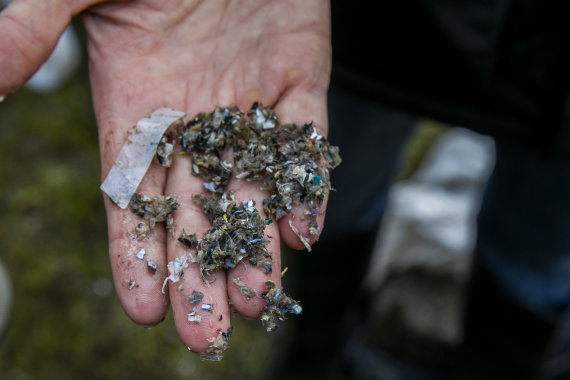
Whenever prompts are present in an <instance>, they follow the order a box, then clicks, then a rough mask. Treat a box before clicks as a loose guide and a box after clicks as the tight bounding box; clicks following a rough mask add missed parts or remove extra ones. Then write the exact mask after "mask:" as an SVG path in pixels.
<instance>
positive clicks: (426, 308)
mask: <svg viewBox="0 0 570 380" xmlns="http://www.w3.org/2000/svg"><path fill="white" fill-rule="evenodd" d="M82 38H83V37H82V31H81V28H80V26H79V25H74V29H72V28H70V29H68V30H67V32H66V34H64V36H63V37H62V39H61V40H60V45H59V46H58V48H57V49H56V51H55V53H54V55H53V56H52V58H51V59H50V61H48V62H47V63H46V65H45V66H44V67H43V68H42V70H41V71H40V72H38V74H36V76H35V77H34V78H32V80H31V81H30V82H29V83H28V84H27V86H26V87H25V88H23V89H21V90H20V91H18V92H17V93H16V94H14V95H11V96H9V97H8V98H7V100H5V101H4V102H3V103H1V104H0V157H2V165H0V173H1V176H2V181H0V207H1V210H2V211H1V214H0V215H1V217H0V236H1V237H0V260H1V261H0V297H1V298H0V329H1V328H2V324H5V328H4V331H3V333H2V336H1V338H0V339H1V340H0V374H2V375H1V377H2V378H3V379H7V380H29V379H30V380H31V379H77V378H83V379H91V378H93V379H158V378H169V379H179V378H188V377H196V378H200V379H249V378H256V377H257V376H258V374H259V373H260V372H261V370H262V367H263V366H264V365H265V364H266V363H267V362H268V361H270V360H271V357H272V354H274V353H275V352H277V351H278V350H277V351H276V350H275V348H278V346H279V345H280V344H281V338H282V337H281V336H280V335H283V334H287V329H286V328H285V329H284V331H283V332H278V333H277V334H273V335H271V334H267V333H266V332H265V331H264V329H263V328H262V326H261V325H260V323H258V322H257V321H245V320H243V319H241V318H240V317H238V316H236V317H235V318H234V319H233V325H234V334H233V335H232V341H231V345H230V348H229V350H228V351H227V353H226V355H225V357H224V360H223V361H222V362H220V363H204V362H201V361H200V360H199V359H198V358H197V357H196V356H195V355H193V354H191V353H189V352H188V351H187V349H186V347H184V346H183V345H182V344H181V343H180V341H179V339H178V337H177V334H176V331H175V329H174V327H173V323H172V317H171V315H169V316H168V317H167V318H166V320H165V321H164V322H163V323H161V324H160V325H158V326H156V327H155V328H152V329H149V330H147V329H144V328H142V327H139V326H137V325H135V324H133V323H132V322H131V321H130V320H129V319H128V318H127V317H126V316H125V314H124V313H123V311H122V309H121V307H120V305H119V303H118V301H117V298H116V296H115V295H114V290H113V284H112V279H111V271H110V267H109V263H108V257H107V236H106V220H105V215H104V210H103V202H102V196H101V192H100V190H99V184H100V173H99V170H100V168H99V154H98V146H97V130H96V125H95V120H94V115H93V111H92V109H91V99H90V90H89V84H88V72H87V67H86V62H85V61H86V60H85V59H84V57H85V53H84V51H82V49H83V45H82V44H81V43H79V41H81V40H82ZM333 143H338V142H335V141H333ZM341 154H342V146H341ZM492 165H493V144H492V142H491V140H490V139H488V138H486V137H483V136H481V135H477V134H475V133H473V132H469V131H466V130H463V129H460V128H459V129H458V128H450V127H449V126H445V125H442V124H440V123H437V122H434V121H431V120H422V121H420V123H419V126H418V128H417V130H416V132H415V134H414V136H413V137H412V139H411V140H410V141H409V143H408V144H407V146H406V148H405V151H404V158H403V164H402V167H401V169H400V175H399V178H398V182H397V184H396V185H395V186H394V187H393V188H392V191H391V193H390V197H389V203H388V208H387V211H386V214H385V217H384V223H383V225H384V226H386V227H385V228H383V229H382V230H381V231H379V239H378V241H377V243H376V249H375V251H376V254H375V255H374V257H373V261H372V262H371V264H370V270H369V275H368V277H367V279H366V281H365V282H364V286H366V288H367V289H368V291H369V292H370V293H371V294H372V297H373V298H372V299H373V303H372V316H371V318H370V320H369V321H368V322H367V323H368V324H367V325H366V326H365V329H366V331H367V334H366V338H365V339H364V338H362V337H360V338H359V337H358V334H355V335H354V336H355V338H354V340H353V342H354V343H353V346H352V349H351V350H350V352H349V353H348V355H349V356H350V355H353V356H354V361H355V362H359V363H360V365H361V366H362V368H367V369H366V371H367V372H366V377H368V378H384V379H390V378H394V379H397V378H402V377H401V376H402V375H401V374H402V373H404V374H405V373H406V371H408V372H407V373H408V375H409V377H404V378H412V375H411V374H412V373H413V371H414V367H413V365H411V364H410V362H406V363H405V364H403V365H400V364H398V360H393V359H390V360H385V361H383V360H381V358H382V357H385V354H384V353H383V352H384V351H382V350H383V349H385V348H386V349H388V350H390V351H391V352H393V351H396V352H400V353H405V354H406V355H408V357H410V358H412V360H420V361H421V360H423V359H425V360H428V361H430V362H433V361H435V362H441V363H444V362H445V360H446V358H448V355H449V354H450V353H452V352H453V350H454V349H455V348H456V346H457V344H458V342H459V341H460V337H459V331H460V326H459V323H460V311H461V302H462V295H463V291H464V286H465V283H466V277H467V272H468V265H469V262H470V254H471V251H472V249H473V240H474V233H475V231H474V228H475V227H474V220H475V219H474V218H475V215H476V212H477V210H478V207H479V200H480V196H481V190H482V189H483V187H484V184H485V180H486V178H487V176H488V174H489V171H490V170H491V168H492ZM333 196H337V195H333ZM395 252H398V255H395V254H394V253H395ZM2 264H3V266H4V268H3V267H2ZM4 272H5V273H4ZM292 296H293V297H295V294H292ZM302 301H303V300H302V299H301V303H302ZM305 312H306V313H315V312H318V311H317V310H305ZM300 318H303V316H301V317H300ZM401 367H405V368H404V369H402V368H401ZM402 371H403V372H402ZM391 374H393V375H391ZM363 376H364V375H363ZM376 376H377V377H376ZM390 376H392V377H390ZM404 376H407V375H404Z"/></svg>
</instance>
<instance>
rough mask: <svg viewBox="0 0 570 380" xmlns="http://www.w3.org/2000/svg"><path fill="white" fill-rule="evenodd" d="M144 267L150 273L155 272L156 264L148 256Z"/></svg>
mask: <svg viewBox="0 0 570 380" xmlns="http://www.w3.org/2000/svg"><path fill="white" fill-rule="evenodd" d="M146 267H147V268H148V270H149V271H151V272H152V273H156V269H157V266H156V263H155V262H154V261H152V259H150V258H147V259H146Z"/></svg>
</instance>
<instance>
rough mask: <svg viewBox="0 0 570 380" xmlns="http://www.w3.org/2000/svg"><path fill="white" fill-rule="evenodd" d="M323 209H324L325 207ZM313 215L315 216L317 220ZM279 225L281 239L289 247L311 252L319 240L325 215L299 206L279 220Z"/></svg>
mask: <svg viewBox="0 0 570 380" xmlns="http://www.w3.org/2000/svg"><path fill="white" fill-rule="evenodd" d="M321 209H324V206H323V207H322V208H321ZM312 215H315V216H316V219H315V218H313V217H312ZM278 223H279V232H280V234H281V238H282V239H283V242H284V243H285V244H287V246H288V247H290V248H292V249H296V250H304V249H306V250H308V251H310V250H311V249H310V247H311V246H312V245H313V244H314V243H315V242H316V241H317V240H319V236H320V234H321V231H322V229H323V223H324V213H323V212H321V211H320V210H311V211H307V209H306V208H305V207H304V206H297V207H294V208H293V210H291V212H290V213H289V214H288V215H286V216H284V217H282V218H281V219H279V221H278Z"/></svg>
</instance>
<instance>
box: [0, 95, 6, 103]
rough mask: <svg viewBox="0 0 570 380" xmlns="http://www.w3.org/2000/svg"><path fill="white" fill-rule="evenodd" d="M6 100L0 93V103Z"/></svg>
mask: <svg viewBox="0 0 570 380" xmlns="http://www.w3.org/2000/svg"><path fill="white" fill-rule="evenodd" d="M4 100H6V95H0V103H2V102H3V101H4Z"/></svg>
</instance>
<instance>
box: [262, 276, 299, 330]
mask: <svg viewBox="0 0 570 380" xmlns="http://www.w3.org/2000/svg"><path fill="white" fill-rule="evenodd" d="M265 286H266V287H267V291H265V292H263V293H262V294H261V297H262V298H263V299H265V300H267V305H265V306H264V307H263V309H262V310H261V317H260V318H259V319H260V320H261V323H262V324H263V325H264V326H265V327H266V328H267V331H269V332H271V331H275V330H277V327H278V326H279V322H282V321H284V320H285V319H286V317H285V316H286V315H287V314H296V315H299V314H301V312H302V311H303V308H302V307H301V305H299V303H298V302H297V301H295V300H294V299H292V298H290V297H289V296H287V295H286V294H285V292H284V291H283V290H281V289H279V288H278V287H277V285H275V283H274V282H273V281H270V280H269V281H265Z"/></svg>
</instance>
